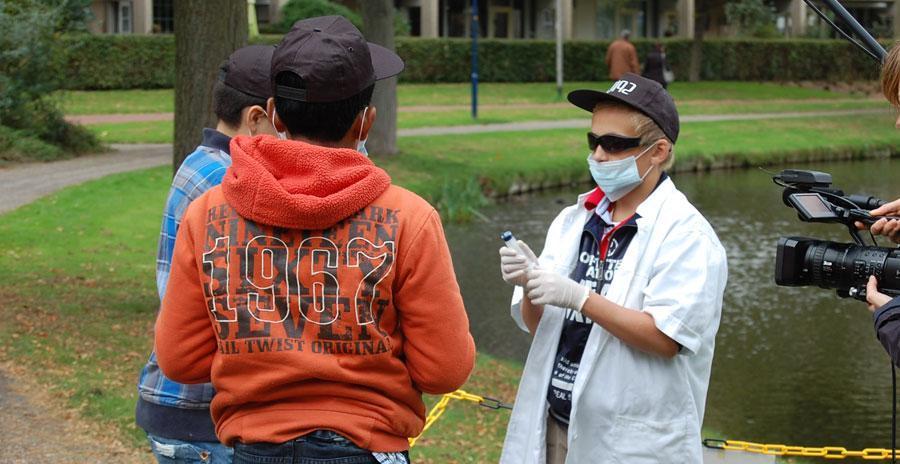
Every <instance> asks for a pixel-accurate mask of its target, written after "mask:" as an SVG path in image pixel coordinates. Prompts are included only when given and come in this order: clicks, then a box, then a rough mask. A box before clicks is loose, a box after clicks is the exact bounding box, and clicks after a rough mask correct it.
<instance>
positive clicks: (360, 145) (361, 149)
mask: <svg viewBox="0 0 900 464" xmlns="http://www.w3.org/2000/svg"><path fill="white" fill-rule="evenodd" d="M368 111H369V107H368V106H367V107H366V109H364V110H363V115H362V122H361V123H359V135H357V136H356V140H358V141H359V142H358V143H357V144H356V151H358V152H360V153H362V154H363V156H365V157H367V158H368V157H369V150H366V140H367V139H368V137H366V138H365V139H364V138H362V133H363V126H364V125H365V124H366V113H367V112H368Z"/></svg>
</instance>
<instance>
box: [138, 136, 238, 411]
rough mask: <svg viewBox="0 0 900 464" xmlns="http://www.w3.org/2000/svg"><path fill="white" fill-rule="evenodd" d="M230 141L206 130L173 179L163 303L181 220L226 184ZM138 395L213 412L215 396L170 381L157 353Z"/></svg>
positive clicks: (162, 267)
mask: <svg viewBox="0 0 900 464" xmlns="http://www.w3.org/2000/svg"><path fill="white" fill-rule="evenodd" d="M230 141H231V139H230V138H229V137H228V136H226V135H225V134H222V133H221V132H218V131H215V130H213V129H203V142H202V143H201V144H200V146H199V147H197V149H196V150H195V151H194V152H193V153H191V154H190V155H189V156H188V157H187V158H186V159H185V160H184V163H183V164H182V165H181V167H180V168H178V172H177V173H176V174H175V178H174V179H173V180H172V188H171V189H170V190H169V198H168V200H166V209H165V211H164V212H163V221H162V230H161V231H160V233H159V251H158V252H157V255H156V287H157V288H158V289H159V299H160V301H162V299H163V296H164V295H165V294H166V283H167V282H168V280H169V271H170V270H171V266H172V252H173V250H174V249H175V236H176V235H177V234H178V226H179V225H180V224H181V217H182V216H183V215H184V212H185V211H186V210H187V207H188V205H190V204H191V202H192V201H194V200H195V199H197V198H198V197H200V196H201V195H203V193H204V192H206V191H207V190H209V189H211V188H213V187H215V186H217V185H219V184H221V183H222V178H223V177H224V176H225V170H226V169H227V168H228V166H231V154H230V152H229V148H228V144H229V143H230ZM138 392H139V393H140V395H141V399H143V400H145V401H149V402H151V403H154V404H158V405H161V406H170V407H176V408H184V409H209V402H210V401H211V400H212V397H213V395H214V394H215V390H213V387H212V385H211V384H208V383H206V384H197V385H185V384H180V383H177V382H174V381H172V380H170V379H168V378H166V376H165V375H163V373H162V371H160V369H159V364H157V362H156V353H155V352H153V353H150V359H149V360H148V361H147V364H146V365H145V366H144V369H143V370H142V371H141V377H140V381H139V383H138Z"/></svg>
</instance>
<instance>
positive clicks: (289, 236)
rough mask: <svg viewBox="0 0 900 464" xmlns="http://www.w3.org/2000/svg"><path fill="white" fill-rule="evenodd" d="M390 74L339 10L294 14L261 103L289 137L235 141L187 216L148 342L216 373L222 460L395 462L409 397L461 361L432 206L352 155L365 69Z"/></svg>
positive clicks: (175, 370) (371, 80) (191, 368)
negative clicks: (217, 177) (303, 16)
mask: <svg viewBox="0 0 900 464" xmlns="http://www.w3.org/2000/svg"><path fill="white" fill-rule="evenodd" d="M402 69H403V61H402V60H401V59H400V58H399V57H398V56H397V55H396V54H394V53H393V52H391V51H389V50H387V49H385V48H382V47H379V46H377V45H374V44H367V43H366V41H365V39H364V38H363V36H362V34H361V33H360V32H359V31H358V30H357V29H356V28H355V27H354V26H353V25H352V24H350V22H348V21H347V20H346V19H344V18H341V17H337V16H330V17H321V18H311V19H307V20H303V21H300V22H298V23H297V24H295V26H294V28H293V29H292V30H291V32H290V33H288V34H287V35H286V36H285V37H284V39H283V41H282V42H281V44H279V45H278V47H277V49H276V51H275V54H274V55H273V57H272V70H271V71H272V72H271V75H272V79H273V91H274V95H275V97H274V98H272V99H269V102H268V111H269V114H274V118H275V127H276V129H278V130H279V131H284V132H286V133H287V134H288V138H289V140H278V139H276V138H275V137H271V136H261V137H252V138H251V137H236V138H235V139H233V140H232V142H231V156H232V161H233V164H232V166H231V167H230V168H229V169H228V171H227V172H226V174H225V178H224V180H223V183H222V185H221V187H216V188H213V189H212V190H210V191H209V192H207V193H206V194H205V195H203V196H202V197H200V198H198V199H197V200H195V201H194V202H193V203H192V204H191V206H190V207H189V209H188V211H187V213H186V214H185V217H184V220H183V223H182V226H181V229H180V230H179V232H178V238H177V240H176V245H175V253H174V256H173V263H172V273H171V276H170V278H169V283H168V291H167V293H166V296H165V299H164V300H163V304H162V309H161V312H160V316H159V318H158V320H157V324H156V352H157V356H158V360H159V365H160V367H161V368H162V370H163V372H164V373H165V374H166V375H167V376H168V377H170V378H172V379H174V380H176V381H179V382H183V383H199V382H209V381H212V384H213V386H214V387H215V388H216V392H217V393H216V396H215V398H214V399H213V402H212V406H211V411H212V416H213V420H214V422H215V424H216V434H217V435H218V437H219V438H220V439H221V440H222V442H223V443H227V444H229V445H233V446H234V447H235V454H234V462H235V463H236V464H240V463H262V462H297V460H298V459H299V460H301V461H302V460H303V459H309V458H312V459H316V461H315V462H317V463H323V464H324V463H332V462H333V463H338V462H340V463H347V464H354V463H370V462H372V463H385V462H390V463H403V462H407V460H408V455H407V453H406V451H407V450H408V448H409V445H408V441H407V438H408V437H413V436H416V435H418V434H419V433H420V432H421V431H422V427H423V424H424V417H425V407H424V404H423V403H422V398H421V395H422V393H423V392H424V393H431V394H440V393H446V392H450V391H453V390H455V389H457V388H458V387H460V386H461V385H462V384H463V383H464V382H465V381H466V379H467V378H468V376H469V373H470V372H471V370H472V368H473V365H474V357H475V345H474V342H473V340H472V336H471V335H470V334H469V326H468V318H467V316H466V312H465V308H464V307H463V302H462V297H461V295H460V292H459V286H458V285H457V282H456V277H455V275H454V272H453V266H452V263H451V261H450V253H449V250H448V248H447V243H446V240H445V238H444V234H443V229H442V226H441V222H440V217H439V215H438V213H437V212H436V211H435V210H434V208H432V207H431V206H430V205H429V204H428V203H427V202H425V201H424V200H423V199H421V198H420V197H418V196H417V195H415V194H413V193H412V192H409V191H407V190H405V189H403V188H400V187H397V186H394V185H392V184H391V180H390V177H389V176H388V175H387V173H386V172H384V171H383V170H382V169H380V168H378V167H376V166H375V165H374V164H372V162H371V161H370V160H369V159H368V158H367V157H366V156H365V155H364V154H363V153H364V142H365V139H366V137H367V135H368V132H369V129H370V128H371V127H372V124H373V123H374V122H375V108H374V107H370V106H369V103H370V100H371V96H372V91H373V88H374V84H375V81H376V80H378V79H384V78H387V77H391V76H394V75H396V74H398V73H399V72H400V71H402ZM360 149H362V150H360ZM360 151H363V153H361V152H360ZM304 462H305V461H304Z"/></svg>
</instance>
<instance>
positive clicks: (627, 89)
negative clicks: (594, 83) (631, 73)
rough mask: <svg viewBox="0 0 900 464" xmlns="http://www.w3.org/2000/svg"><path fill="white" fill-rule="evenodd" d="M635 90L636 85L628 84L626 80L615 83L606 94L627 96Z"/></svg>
mask: <svg viewBox="0 0 900 464" xmlns="http://www.w3.org/2000/svg"><path fill="white" fill-rule="evenodd" d="M636 88H637V84H635V83H634V82H629V81H626V80H621V81H616V82H615V83H614V84H613V85H612V87H610V88H609V90H607V91H606V93H613V92H619V93H621V94H622V95H629V94H631V92H634V89H636Z"/></svg>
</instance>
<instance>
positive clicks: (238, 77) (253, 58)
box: [219, 45, 275, 100]
mask: <svg viewBox="0 0 900 464" xmlns="http://www.w3.org/2000/svg"><path fill="white" fill-rule="evenodd" d="M274 51H275V47H274V46H272V45H250V46H249V47H243V48H239V49H237V50H235V51H234V53H232V54H231V56H229V57H228V59H227V60H225V62H223V63H222V66H220V67H219V80H220V81H222V82H223V83H224V84H225V85H227V86H229V87H231V88H233V89H235V90H239V91H241V92H244V93H246V94H247V95H251V96H254V97H258V98H262V99H263V100H265V99H267V98H269V97H271V96H272V84H271V81H272V80H271V78H270V77H269V71H270V70H271V69H272V53H273V52H274Z"/></svg>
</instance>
